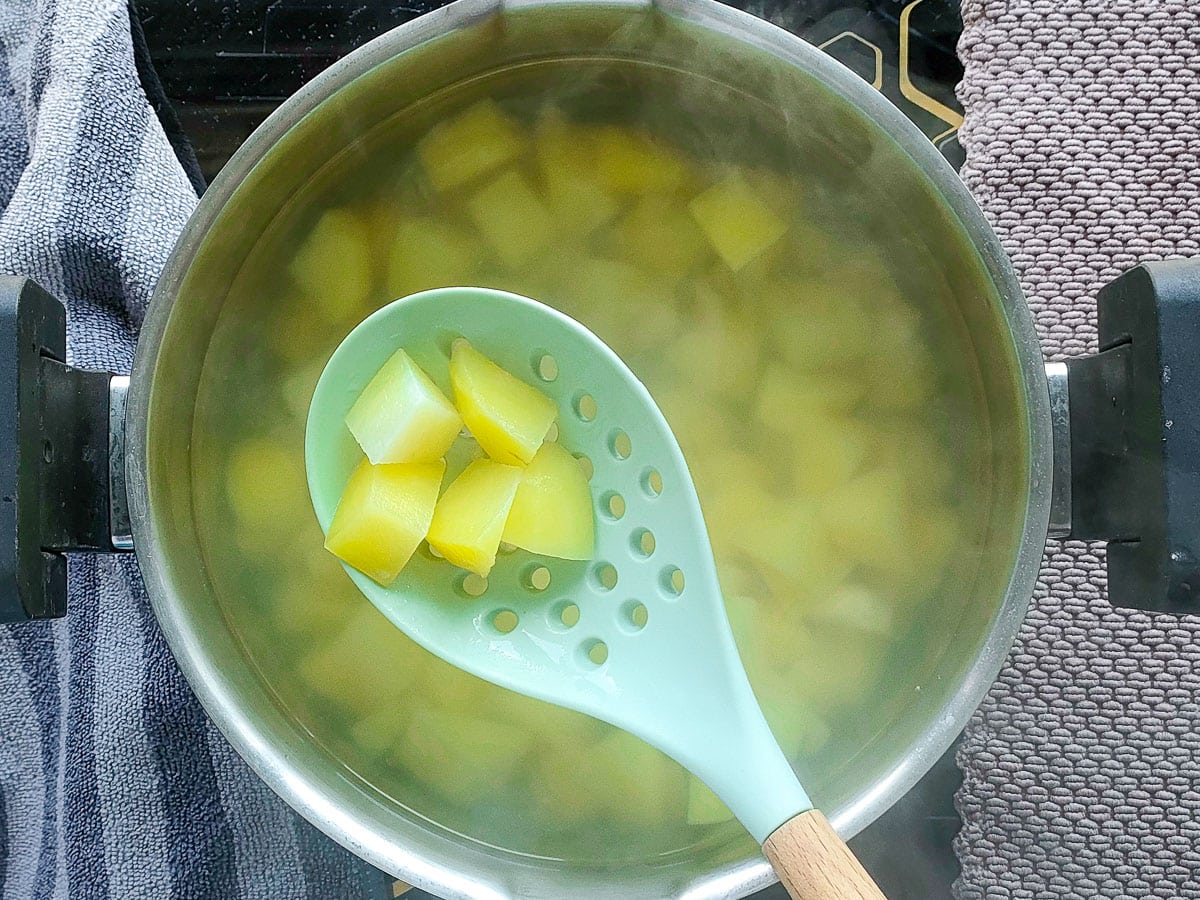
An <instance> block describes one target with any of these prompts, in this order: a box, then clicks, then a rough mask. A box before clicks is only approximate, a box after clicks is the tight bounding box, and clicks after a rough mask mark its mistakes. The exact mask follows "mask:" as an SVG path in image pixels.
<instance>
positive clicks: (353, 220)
mask: <svg viewBox="0 0 1200 900" xmlns="http://www.w3.org/2000/svg"><path fill="white" fill-rule="evenodd" d="M288 273H289V274H290V275H291V277H292V281H293V282H294V283H295V284H296V287H298V288H299V289H300V290H301V291H303V292H304V293H305V294H306V295H307V296H308V298H309V300H310V301H312V302H313V303H315V304H316V306H317V310H318V311H319V313H320V315H321V317H322V318H324V319H325V320H326V321H328V322H332V323H340V322H344V321H346V320H347V319H354V318H357V317H360V316H361V315H362V314H363V313H364V312H365V311H366V309H367V305H368V304H369V303H370V300H371V285H372V279H373V277H374V267H373V264H372V259H371V234H370V229H369V228H368V227H367V223H366V222H365V221H364V220H363V219H361V218H360V217H358V216H357V215H355V214H354V213H352V212H350V211H349V210H345V209H330V210H327V211H326V212H325V213H323V214H322V215H321V218H319V219H318V220H317V223H316V224H315V225H314V226H313V227H312V230H311V231H309V233H308V236H307V237H305V238H304V240H303V242H302V243H301V244H300V247H299V248H298V249H297V250H296V254H295V256H293V257H292V261H291V263H290V264H289V265H288Z"/></svg>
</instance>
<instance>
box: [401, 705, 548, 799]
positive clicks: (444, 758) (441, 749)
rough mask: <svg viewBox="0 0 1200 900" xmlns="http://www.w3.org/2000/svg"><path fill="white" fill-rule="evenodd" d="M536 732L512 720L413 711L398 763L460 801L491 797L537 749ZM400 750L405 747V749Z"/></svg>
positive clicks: (447, 712)
mask: <svg viewBox="0 0 1200 900" xmlns="http://www.w3.org/2000/svg"><path fill="white" fill-rule="evenodd" d="M535 737H536V734H535V733H534V732H532V731H530V730H528V729H526V728H521V727H519V726H517V725H514V724H513V723H510V722H503V721H500V720H498V719H495V718H491V717H488V718H484V717H481V716H478V715H475V714H472V713H469V712H468V713H458V712H449V711H446V710H441V709H417V710H414V711H413V713H412V715H411V718H410V720H409V722H408V727H407V729H406V730H405V732H404V740H403V744H402V745H400V744H398V745H397V753H398V760H399V761H400V763H401V764H402V765H403V766H405V767H406V768H408V769H409V770H410V771H411V772H412V773H413V774H414V775H416V776H417V777H418V778H419V779H421V781H422V782H424V783H425V784H426V785H428V786H429V787H431V788H433V789H434V790H436V791H438V792H439V793H441V794H442V795H444V796H446V797H448V798H449V799H451V800H453V801H455V802H457V803H473V802H476V801H479V800H484V799H487V798H488V797H490V796H492V795H493V793H494V792H495V790H496V788H497V785H503V784H506V783H507V782H508V781H509V779H511V778H512V777H513V774H514V772H515V771H516V770H517V768H519V767H520V766H521V765H522V763H523V762H524V760H525V758H526V757H527V756H528V755H529V752H530V751H531V750H532V749H533V742H534V739H535ZM401 747H402V748H403V749H401Z"/></svg>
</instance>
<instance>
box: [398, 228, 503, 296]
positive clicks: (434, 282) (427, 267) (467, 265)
mask: <svg viewBox="0 0 1200 900" xmlns="http://www.w3.org/2000/svg"><path fill="white" fill-rule="evenodd" d="M480 255H481V254H480V250H479V241H478V239H476V238H475V236H474V235H471V234H469V233H467V232H466V231H465V230H463V229H460V228H456V227H455V226H453V225H451V224H449V223H447V222H443V221H441V220H440V219H435V218H434V217H432V216H414V217H408V218H405V219H404V220H402V221H401V222H400V223H399V225H398V226H397V227H396V231H395V237H394V239H393V240H392V242H391V250H390V252H389V254H388V268H387V275H386V276H385V279H384V284H385V286H386V288H387V293H388V297H389V298H390V299H396V298H397V297H407V296H408V295H409V294H415V293H417V292H418V291H427V290H430V289H432V288H439V287H454V286H456V285H462V284H474V283H475V281H474V275H475V272H476V271H477V270H478V268H479V263H480Z"/></svg>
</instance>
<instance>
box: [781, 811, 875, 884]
mask: <svg viewBox="0 0 1200 900" xmlns="http://www.w3.org/2000/svg"><path fill="white" fill-rule="evenodd" d="M763 851H764V852H765V853H766V856H767V859H768V860H769V861H770V863H771V867H772V868H773V869H775V874H776V875H778V876H779V880H780V881H782V882H783V886H784V887H785V888H787V892H788V894H789V895H790V896H791V897H792V898H793V900H887V898H885V897H884V896H883V892H882V891H881V890H879V888H878V886H877V885H876V884H875V882H874V881H872V880H871V876H870V875H868V874H867V870H866V869H864V868H863V867H862V863H860V862H859V861H858V860H857V859H856V858H855V856H854V854H853V853H852V852H850V848H849V847H847V846H846V842H845V841H843V840H842V839H841V838H840V837H838V836H837V832H836V831H834V830H833V827H832V826H831V825H830V824H829V821H828V820H827V819H826V818H825V816H824V815H822V814H821V812H820V811H819V810H816V809H810V810H809V811H808V812H803V813H800V815H798V816H795V817H794V818H791V819H789V820H788V821H786V822H784V823H783V824H782V825H780V826H779V827H778V828H776V829H775V830H774V831H773V832H771V835H770V837H768V838H767V840H766V841H765V842H764V843H763Z"/></svg>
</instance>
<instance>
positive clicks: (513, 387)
mask: <svg viewBox="0 0 1200 900" xmlns="http://www.w3.org/2000/svg"><path fill="white" fill-rule="evenodd" d="M450 386H451V388H452V389H453V391H454V402H455V404H456V405H457V406H458V411H459V413H460V414H461V415H462V418H463V421H464V422H465V423H466V425H467V428H468V430H469V431H470V432H471V434H472V436H474V438H475V440H477V441H478V442H479V446H481V447H482V448H483V449H484V451H485V452H486V453H487V455H488V456H490V457H491V458H492V459H494V460H496V462H501V463H506V464H508V465H524V464H527V463H529V461H530V460H532V459H533V456H534V454H535V453H537V451H538V448H539V447H541V446H542V441H543V440H545V438H546V433H547V432H548V431H549V430H550V426H551V424H553V422H554V420H555V418H556V417H557V416H558V409H557V407H555V405H554V401H553V400H551V399H550V398H549V397H547V396H546V395H545V394H543V393H542V392H541V391H539V390H538V389H537V388H535V387H533V386H532V385H528V384H526V383H525V382H523V381H521V379H519V378H517V377H516V376H515V375H513V374H512V373H510V372H507V371H505V370H504V369H502V368H500V367H499V366H498V365H496V364H495V363H494V362H492V361H491V360H490V359H488V358H487V357H486V356H484V355H483V354H482V353H480V352H479V351H478V350H476V349H475V348H474V347H472V346H471V345H470V343H469V342H467V341H466V340H463V339H460V340H457V341H455V342H454V346H453V347H452V348H451V350H450Z"/></svg>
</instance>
